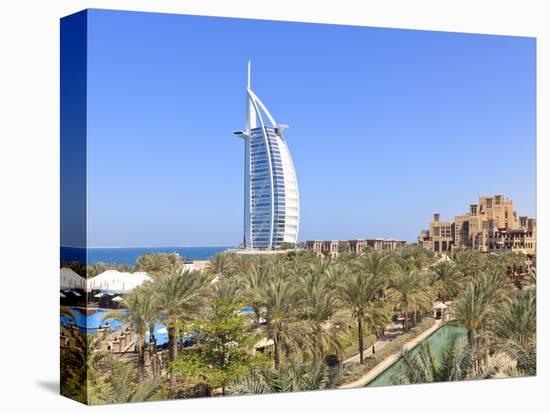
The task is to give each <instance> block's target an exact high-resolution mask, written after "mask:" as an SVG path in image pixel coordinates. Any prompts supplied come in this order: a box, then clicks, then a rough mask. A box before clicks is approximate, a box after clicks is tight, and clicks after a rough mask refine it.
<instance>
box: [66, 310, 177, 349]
mask: <svg viewBox="0 0 550 414" xmlns="http://www.w3.org/2000/svg"><path fill="white" fill-rule="evenodd" d="M89 312H93V313H91V314H90V315H88V316H86V315H85V314H84V313H83V310H81V309H80V308H71V313H72V314H73V318H72V319H73V323H74V324H75V325H76V326H78V327H79V328H80V332H81V333H87V334H93V335H95V334H96V333H97V328H99V327H100V326H105V325H106V324H107V323H109V325H110V327H111V329H112V330H114V329H118V328H120V327H121V326H123V323H122V321H119V320H116V319H110V320H109V321H106V320H105V319H104V316H105V313H106V312H108V311H107V310H105V309H95V310H89ZM69 321H70V319H69V318H68V317H67V316H65V315H61V324H62V325H63V326H67V324H68V323H69ZM155 338H156V340H157V345H163V344H165V343H168V332H167V331H166V327H165V326H164V324H161V323H157V324H155ZM146 340H147V341H148V340H149V334H147V338H146Z"/></svg>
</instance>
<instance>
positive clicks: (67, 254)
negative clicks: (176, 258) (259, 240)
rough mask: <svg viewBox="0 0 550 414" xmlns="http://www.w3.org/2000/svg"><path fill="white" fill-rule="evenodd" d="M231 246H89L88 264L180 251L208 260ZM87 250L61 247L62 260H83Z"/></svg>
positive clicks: (188, 256) (184, 255)
mask: <svg viewBox="0 0 550 414" xmlns="http://www.w3.org/2000/svg"><path fill="white" fill-rule="evenodd" d="M230 248H231V247H230V246H189V247H92V248H88V260H87V262H88V264H92V263H97V262H102V263H109V264H129V265H133V264H135V263H136V261H137V259H138V257H139V256H141V255H144V254H146V253H178V254H179V255H180V256H181V257H182V258H183V259H185V260H208V259H209V258H211V257H212V256H214V255H215V254H216V253H220V252H223V251H225V250H227V249H230ZM83 257H85V250H84V249H82V248H78V247H61V261H62V262H73V261H83V260H82V259H83Z"/></svg>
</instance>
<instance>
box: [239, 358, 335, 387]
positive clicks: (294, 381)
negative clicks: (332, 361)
mask: <svg viewBox="0 0 550 414" xmlns="http://www.w3.org/2000/svg"><path fill="white" fill-rule="evenodd" d="M337 380H338V376H337V375H331V374H330V373H329V371H328V369H327V367H326V366H325V365H324V364H323V363H322V362H321V361H318V360H317V361H313V362H311V363H309V364H307V365H302V364H300V363H299V362H297V361H291V362H290V363H289V364H287V365H285V366H283V367H279V368H265V369H262V370H258V371H252V372H251V373H250V374H249V375H247V376H246V377H244V378H243V379H241V380H240V381H238V382H236V383H235V384H233V386H232V387H231V393H233V394H267V393H274V392H293V391H311V390H324V389H329V388H333V387H334V386H335V384H336V382H337Z"/></svg>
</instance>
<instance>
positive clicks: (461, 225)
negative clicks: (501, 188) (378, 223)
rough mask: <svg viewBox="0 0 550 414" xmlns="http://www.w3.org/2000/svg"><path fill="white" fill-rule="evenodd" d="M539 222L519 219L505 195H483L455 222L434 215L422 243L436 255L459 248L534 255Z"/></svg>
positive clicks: (423, 234)
mask: <svg viewBox="0 0 550 414" xmlns="http://www.w3.org/2000/svg"><path fill="white" fill-rule="evenodd" d="M536 239H537V222H536V219H534V218H528V217H526V216H520V217H519V218H518V217H517V213H516V212H515V211H514V208H513V205H512V200H508V199H506V198H505V197H504V196H503V195H495V196H481V197H479V203H478V204H471V205H470V209H469V212H468V213H466V214H463V215H460V216H456V217H455V218H454V220H452V221H441V220H440V215H439V213H435V214H434V215H433V221H432V222H431V223H430V227H429V229H428V230H423V231H421V232H420V234H419V235H418V243H419V244H420V245H421V246H423V247H425V248H426V249H428V250H431V251H433V252H435V253H444V252H450V251H452V250H454V249H458V248H464V247H466V248H472V249H478V250H480V251H482V252H484V253H498V252H508V251H510V252H518V253H524V254H527V255H529V256H533V255H535V254H536V252H537V243H536Z"/></svg>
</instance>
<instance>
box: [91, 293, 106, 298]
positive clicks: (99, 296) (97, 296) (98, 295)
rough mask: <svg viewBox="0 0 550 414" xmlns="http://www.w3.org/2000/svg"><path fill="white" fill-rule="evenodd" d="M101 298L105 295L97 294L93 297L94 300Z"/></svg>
mask: <svg viewBox="0 0 550 414" xmlns="http://www.w3.org/2000/svg"><path fill="white" fill-rule="evenodd" d="M103 296H105V293H103V292H99V293H98V294H96V295H94V298H101V297H103Z"/></svg>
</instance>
